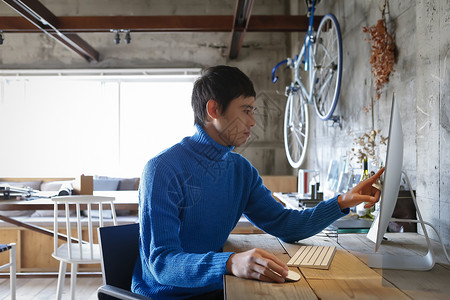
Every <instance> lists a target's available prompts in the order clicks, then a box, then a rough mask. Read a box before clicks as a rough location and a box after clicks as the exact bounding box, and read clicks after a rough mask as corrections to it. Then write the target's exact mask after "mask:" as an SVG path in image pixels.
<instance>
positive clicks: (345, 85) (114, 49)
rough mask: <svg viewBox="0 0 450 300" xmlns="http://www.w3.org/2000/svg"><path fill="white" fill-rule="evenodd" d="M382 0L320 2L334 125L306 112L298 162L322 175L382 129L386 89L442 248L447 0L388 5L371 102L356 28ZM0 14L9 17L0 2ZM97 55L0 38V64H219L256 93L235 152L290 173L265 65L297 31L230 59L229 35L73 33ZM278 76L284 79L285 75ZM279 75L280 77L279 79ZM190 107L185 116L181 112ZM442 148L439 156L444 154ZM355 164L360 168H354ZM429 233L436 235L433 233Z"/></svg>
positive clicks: (261, 7)
mask: <svg viewBox="0 0 450 300" xmlns="http://www.w3.org/2000/svg"><path fill="white" fill-rule="evenodd" d="M41 2H42V3H43V4H44V5H46V6H47V7H48V8H49V9H50V10H51V11H52V12H54V13H55V14H56V15H59V16H62V15H123V14H125V15H126V14H130V15H131V14H134V15H152V14H154V15H157V14H160V15H161V14H179V15H189V14H190V15H201V14H224V15H232V14H233V11H234V5H235V1H234V0H227V1H221V0H209V1H200V0H189V1H175V0H172V1H150V0H149V1H138V0H134V1H127V2H126V4H124V2H123V1H110V0H109V1H107V0H101V1H87V0H77V1H60V0H41ZM382 2H383V1H375V0H370V1H357V0H337V1H329V0H323V1H321V3H320V4H319V6H318V8H317V14H326V13H328V12H332V13H333V14H335V15H336V17H337V18H338V20H339V22H340V25H341V30H342V37H343V48H344V69H343V74H344V79H343V82H342V88H341V96H340V100H339V104H338V107H337V110H336V114H338V115H340V116H341V118H342V126H341V127H330V126H329V125H330V124H329V123H327V122H322V121H320V120H318V119H317V118H315V116H314V110H313V108H311V110H310V115H311V120H312V122H311V126H312V127H311V132H310V134H311V143H310V148H309V149H308V153H309V154H308V158H307V162H306V163H305V164H304V166H302V167H303V168H314V169H319V170H320V171H321V175H322V178H325V176H326V173H327V168H328V164H329V162H330V160H332V159H336V160H339V159H341V158H342V157H346V155H347V153H348V151H350V149H351V147H352V144H353V139H354V138H355V137H357V136H360V135H362V134H363V133H365V132H367V131H369V130H372V129H381V130H383V134H384V135H387V127H388V123H389V114H390V108H391V97H392V93H393V92H394V91H395V93H396V98H397V100H398V103H399V105H400V111H401V117H402V122H403V132H404V141H405V145H404V149H405V151H404V162H403V168H404V170H405V171H406V172H407V174H408V176H409V177H410V179H411V182H412V185H413V188H414V189H416V190H417V195H418V200H419V205H420V208H421V210H422V213H423V215H424V218H425V219H426V220H428V221H430V222H432V223H433V224H434V225H436V226H437V227H438V229H439V232H440V234H441V235H442V236H443V238H444V240H445V243H446V244H447V245H449V244H450V230H449V229H450V223H449V222H450V221H449V220H450V218H449V217H448V216H449V215H450V200H449V198H448V197H446V196H447V195H449V194H450V188H449V181H450V180H449V179H450V178H449V177H450V176H449V172H450V171H449V170H450V158H449V157H448V154H447V153H448V149H449V143H450V142H449V141H450V137H449V130H450V121H449V114H450V107H449V106H450V101H449V81H450V80H449V79H450V73H449V68H448V66H447V57H448V52H449V34H448V32H449V21H448V20H449V11H450V9H449V8H450V7H449V6H450V4H449V1H448V0H442V1H436V0H435V1H417V2H416V1H413V0H399V1H390V2H389V4H390V5H389V12H388V14H387V18H388V25H389V28H390V29H391V30H392V32H393V33H394V37H395V43H396V46H397V53H396V63H395V66H394V68H395V73H393V75H392V76H391V78H390V83H389V84H388V86H387V87H386V89H385V91H384V92H383V94H382V96H381V98H380V100H379V101H378V102H376V103H374V104H373V109H372V110H370V112H369V113H366V112H364V110H363V108H364V107H368V106H369V104H371V103H372V99H374V95H375V94H374V89H373V82H374V80H373V77H372V75H371V73H370V68H371V66H370V64H369V57H370V51H369V44H368V43H367V42H366V41H365V39H366V38H367V35H366V34H364V33H363V31H362V27H363V26H370V25H373V24H375V23H376V21H377V20H378V19H380V17H381V3H382ZM289 12H290V13H293V14H298V13H300V14H304V12H305V7H304V1H303V0H290V1H287V0H266V1H255V4H254V10H253V13H254V14H285V13H289ZM0 15H16V13H15V12H13V11H12V10H11V9H10V8H9V7H7V6H6V5H5V4H3V3H2V2H0ZM80 35H81V36H82V38H84V39H85V40H86V41H87V42H88V43H90V44H91V45H92V46H93V47H94V48H95V49H97V50H98V51H99V52H100V54H101V61H100V62H99V63H94V64H88V63H86V62H85V61H84V60H83V59H82V58H81V57H79V56H78V55H76V54H74V53H72V52H70V51H69V50H67V49H66V48H64V47H63V46H61V45H59V44H58V43H56V42H55V41H53V40H51V39H50V38H48V37H47V36H45V35H44V34H5V43H4V45H3V46H0V68H2V69H7V68H8V69H11V68H19V69H21V68H23V69H28V68H137V67H139V68H140V67H143V68H151V67H158V68H159V67H204V66H211V65H216V64H228V65H233V66H237V67H239V68H241V69H242V70H243V71H244V72H245V73H247V74H248V75H249V76H250V77H251V78H252V80H253V81H254V83H255V87H256V89H257V92H258V106H259V107H258V116H257V119H258V125H257V126H256V128H255V130H254V135H253V138H252V140H251V141H250V143H248V144H247V145H246V146H245V147H242V148H241V149H237V151H238V152H240V153H242V154H243V155H245V156H246V157H247V158H248V159H249V160H250V161H251V162H252V163H253V164H254V165H255V166H256V167H257V168H258V170H259V171H260V173H261V174H265V175H280V174H295V173H296V170H293V169H291V168H290V167H289V165H288V163H287V162H286V159H285V156H284V149H283V143H282V130H283V127H282V126H283V112H284V105H285V97H284V96H283V94H284V86H285V84H286V82H285V81H284V82H283V80H281V82H280V83H278V84H276V85H273V84H272V83H271V82H270V72H271V69H272V67H273V66H274V65H275V64H276V63H277V62H278V61H280V60H282V59H284V58H285V57H286V56H288V55H291V54H292V53H293V51H291V49H297V48H298V45H299V43H298V41H299V40H302V35H301V34H284V33H247V34H246V37H245V40H244V47H243V48H242V49H241V52H240V54H239V57H238V59H236V60H229V59H228V58H227V56H226V53H227V50H228V49H227V46H228V44H229V41H230V34H229V33H146V34H136V33H132V36H131V37H132V42H131V44H130V45H125V44H123V43H122V44H120V45H115V44H114V43H113V34H112V33H111V34H99V33H95V34H80ZM286 77H287V76H286ZM285 79H287V78H285ZM189 113H190V112H189ZM446 154H447V155H446ZM354 167H359V166H358V165H356V164H355V165H354ZM432 236H433V237H434V238H436V237H435V235H434V234H432Z"/></svg>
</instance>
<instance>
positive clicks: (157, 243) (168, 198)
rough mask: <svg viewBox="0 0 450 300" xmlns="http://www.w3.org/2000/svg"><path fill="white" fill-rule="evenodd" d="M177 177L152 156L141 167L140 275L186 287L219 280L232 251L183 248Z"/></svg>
mask: <svg viewBox="0 0 450 300" xmlns="http://www.w3.org/2000/svg"><path fill="white" fill-rule="evenodd" d="M179 177H180V176H179V174H177V173H176V172H175V171H173V170H172V169H171V168H170V167H167V164H165V163H164V162H162V161H160V160H151V161H150V162H149V163H148V164H147V166H146V167H145V169H144V172H143V176H142V178H141V184H140V192H139V203H140V204H139V205H140V210H139V220H140V225H141V226H140V230H141V232H140V237H141V240H140V259H141V264H142V272H143V278H144V279H145V278H151V277H153V278H154V279H155V280H156V281H157V282H158V283H160V284H163V285H170V286H178V287H188V288H195V287H203V286H207V285H209V284H212V283H217V282H222V276H223V275H224V274H226V272H227V270H226V262H227V260H228V258H229V256H230V255H231V254H232V253H221V252H208V253H187V252H185V251H184V250H183V248H182V244H181V241H180V238H179V230H180V226H181V221H180V215H181V213H182V209H181V208H180V205H179V204H180V203H181V201H183V199H182V198H183V196H182V195H183V190H182V186H183V178H179ZM148 272H151V274H149V273H148Z"/></svg>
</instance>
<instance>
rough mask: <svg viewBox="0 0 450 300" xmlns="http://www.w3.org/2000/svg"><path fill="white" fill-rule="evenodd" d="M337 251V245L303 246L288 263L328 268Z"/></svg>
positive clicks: (298, 265)
mask: <svg viewBox="0 0 450 300" xmlns="http://www.w3.org/2000/svg"><path fill="white" fill-rule="evenodd" d="M335 252H336V247H335V246H301V247H300V248H299V249H298V250H297V252H295V254H294V256H292V258H291V259H290V260H289V261H288V263H287V265H288V266H290V267H304V268H315V269H328V268H329V267H330V263H331V261H332V260H333V257H334V253H335Z"/></svg>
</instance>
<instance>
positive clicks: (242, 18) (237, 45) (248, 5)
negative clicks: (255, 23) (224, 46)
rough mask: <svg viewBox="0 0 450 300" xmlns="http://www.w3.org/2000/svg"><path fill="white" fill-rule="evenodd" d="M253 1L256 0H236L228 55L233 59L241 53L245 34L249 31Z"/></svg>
mask: <svg viewBox="0 0 450 300" xmlns="http://www.w3.org/2000/svg"><path fill="white" fill-rule="evenodd" d="M253 1H254V0H236V9H235V12H234V19H233V28H232V29H231V41H230V47H228V49H229V51H228V57H229V58H231V59H234V58H236V57H237V56H238V55H239V50H241V47H242V42H243V41H244V35H245V32H246V31H247V28H248V24H249V21H250V16H251V14H252V8H253Z"/></svg>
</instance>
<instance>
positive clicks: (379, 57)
mask: <svg viewBox="0 0 450 300" xmlns="http://www.w3.org/2000/svg"><path fill="white" fill-rule="evenodd" d="M385 9H386V2H385V3H384V6H383V10H382V13H381V14H382V18H381V19H380V20H378V21H377V24H376V25H373V26H370V27H363V32H365V33H368V34H369V35H370V38H369V39H368V40H367V42H368V43H369V44H370V46H371V48H370V52H371V57H370V64H371V65H372V74H373V75H374V77H375V88H376V98H375V99H376V100H378V99H380V96H381V93H382V90H383V87H384V86H385V84H387V83H388V82H389V75H390V74H391V72H395V71H394V51H395V44H394V41H393V39H392V36H391V35H390V34H389V32H388V31H387V28H386V19H385V14H384V12H385Z"/></svg>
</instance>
